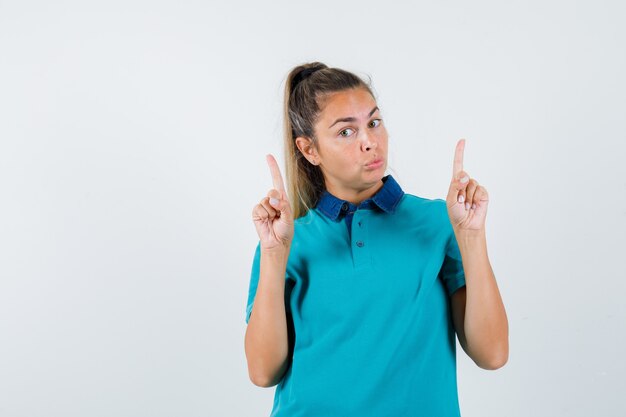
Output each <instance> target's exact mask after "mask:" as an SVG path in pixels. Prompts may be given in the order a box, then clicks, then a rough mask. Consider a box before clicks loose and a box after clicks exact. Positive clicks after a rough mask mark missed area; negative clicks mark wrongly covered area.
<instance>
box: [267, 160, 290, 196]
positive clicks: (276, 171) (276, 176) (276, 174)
mask: <svg viewBox="0 0 626 417" xmlns="http://www.w3.org/2000/svg"><path fill="white" fill-rule="evenodd" d="M265 158H266V159H267V164H268V165H269V166H270V172H271V173H272V183H273V184H274V188H275V189H277V190H278V191H279V192H280V193H281V196H282V198H285V197H286V196H287V194H286V193H285V185H284V184H283V177H282V175H281V174H280V168H278V163H277V162H276V159H274V156H273V155H272V154H267V156H266V157H265Z"/></svg>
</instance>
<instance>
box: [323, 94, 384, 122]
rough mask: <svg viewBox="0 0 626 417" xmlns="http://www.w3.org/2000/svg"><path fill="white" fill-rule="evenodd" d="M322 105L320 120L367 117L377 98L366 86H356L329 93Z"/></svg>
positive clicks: (329, 120)
mask: <svg viewBox="0 0 626 417" xmlns="http://www.w3.org/2000/svg"><path fill="white" fill-rule="evenodd" d="M321 106H322V110H321V112H320V121H323V122H331V123H332V122H334V121H335V119H338V118H345V117H356V118H358V119H365V118H367V117H368V115H369V113H370V111H372V109H373V108H374V107H376V100H374V97H372V96H371V94H370V93H369V92H368V91H367V90H365V89H364V88H355V89H350V90H344V91H338V92H336V93H332V94H330V95H328V96H327V97H326V98H325V100H324V101H323V102H322V103H321Z"/></svg>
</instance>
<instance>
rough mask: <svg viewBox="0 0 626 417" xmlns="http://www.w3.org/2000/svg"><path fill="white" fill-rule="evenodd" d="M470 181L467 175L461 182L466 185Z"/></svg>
mask: <svg viewBox="0 0 626 417" xmlns="http://www.w3.org/2000/svg"><path fill="white" fill-rule="evenodd" d="M468 181H469V177H468V176H467V175H466V176H464V177H463V178H461V182H462V183H463V184H465V183H466V182H468Z"/></svg>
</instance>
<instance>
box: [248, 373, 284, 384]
mask: <svg viewBox="0 0 626 417" xmlns="http://www.w3.org/2000/svg"><path fill="white" fill-rule="evenodd" d="M248 375H249V377H250V381H251V382H252V383H253V384H254V385H256V386H257V387H261V388H269V387H273V386H274V385H277V384H278V383H279V382H280V380H281V379H282V378H281V377H279V376H278V375H271V374H270V373H267V372H263V373H260V372H258V373H252V372H249V373H248Z"/></svg>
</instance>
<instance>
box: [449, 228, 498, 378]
mask: <svg viewBox="0 0 626 417" xmlns="http://www.w3.org/2000/svg"><path fill="white" fill-rule="evenodd" d="M458 240H459V248H460V250H461V255H462V258H463V269H464V270H465V277H466V282H467V284H466V287H462V288H460V289H459V290H457V291H455V292H454V294H452V315H453V321H454V326H455V329H456V332H457V335H458V337H459V343H460V344H461V347H462V348H463V350H464V351H465V352H466V353H467V355H468V356H469V357H471V358H472V360H473V361H474V362H475V363H476V364H477V365H478V366H479V367H481V368H483V369H489V370H494V369H498V368H501V367H502V366H504V364H505V363H506V362H507V360H508V356H509V329H508V321H507V317H506V311H505V308H504V304H503V303H502V298H501V297H500V292H499V291H498V284H497V283H496V279H495V276H494V274H493V270H492V269H491V264H490V263H489V258H488V256H487V243H486V239H485V235H484V233H479V234H477V235H476V236H470V235H468V234H461V233H459V238H458Z"/></svg>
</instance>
